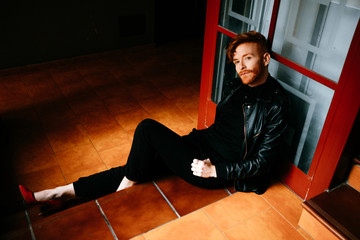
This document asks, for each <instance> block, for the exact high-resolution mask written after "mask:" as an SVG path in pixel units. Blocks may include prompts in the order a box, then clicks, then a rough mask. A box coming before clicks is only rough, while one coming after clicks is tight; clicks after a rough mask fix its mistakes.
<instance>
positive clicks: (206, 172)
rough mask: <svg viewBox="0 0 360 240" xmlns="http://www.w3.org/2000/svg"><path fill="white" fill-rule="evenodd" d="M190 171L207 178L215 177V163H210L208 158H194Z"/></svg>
mask: <svg viewBox="0 0 360 240" xmlns="http://www.w3.org/2000/svg"><path fill="white" fill-rule="evenodd" d="M191 171H192V172H193V174H194V175H195V176H198V177H203V178H209V177H216V169H215V165H212V164H211V161H210V159H209V158H207V159H205V160H198V159H194V160H193V162H192V164H191Z"/></svg>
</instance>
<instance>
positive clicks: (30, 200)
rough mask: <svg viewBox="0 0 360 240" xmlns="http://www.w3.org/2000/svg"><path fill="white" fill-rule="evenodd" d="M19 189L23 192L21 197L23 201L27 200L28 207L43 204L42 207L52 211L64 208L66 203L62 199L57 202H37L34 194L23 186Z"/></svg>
mask: <svg viewBox="0 0 360 240" xmlns="http://www.w3.org/2000/svg"><path fill="white" fill-rule="evenodd" d="M19 189H20V192H21V195H22V196H23V199H24V200H25V202H26V204H28V205H37V204H41V205H42V207H45V208H46V209H51V210H57V209H60V208H61V207H63V206H64V201H63V200H61V199H56V200H47V201H37V200H36V199H35V197H34V193H33V192H32V191H30V190H29V189H27V188H26V187H25V186H23V185H19Z"/></svg>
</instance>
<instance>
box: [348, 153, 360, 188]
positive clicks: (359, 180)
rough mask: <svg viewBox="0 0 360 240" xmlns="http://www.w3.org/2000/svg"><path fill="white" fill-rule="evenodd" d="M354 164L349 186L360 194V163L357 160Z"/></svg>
mask: <svg viewBox="0 0 360 240" xmlns="http://www.w3.org/2000/svg"><path fill="white" fill-rule="evenodd" d="M354 163H355V164H354V166H353V167H352V169H351V172H350V175H349V179H348V184H349V185H350V186H352V187H353V188H355V189H356V190H358V191H359V192H360V165H359V163H360V161H359V160H358V159H355V160H354Z"/></svg>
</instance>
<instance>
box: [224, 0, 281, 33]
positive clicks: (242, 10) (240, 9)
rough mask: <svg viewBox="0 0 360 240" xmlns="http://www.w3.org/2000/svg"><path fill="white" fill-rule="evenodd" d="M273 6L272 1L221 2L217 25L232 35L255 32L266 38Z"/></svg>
mask: <svg viewBox="0 0 360 240" xmlns="http://www.w3.org/2000/svg"><path fill="white" fill-rule="evenodd" d="M273 4H274V1H273V0H270V1H266V0H242V1H237V0H223V1H221V8H220V16H219V25H220V26H222V27H224V28H226V29H228V30H230V31H232V32H234V33H242V32H248V31H251V30H255V31H258V32H261V33H262V34H263V35H264V36H267V35H268V31H269V25H270V19H271V13H272V8H273Z"/></svg>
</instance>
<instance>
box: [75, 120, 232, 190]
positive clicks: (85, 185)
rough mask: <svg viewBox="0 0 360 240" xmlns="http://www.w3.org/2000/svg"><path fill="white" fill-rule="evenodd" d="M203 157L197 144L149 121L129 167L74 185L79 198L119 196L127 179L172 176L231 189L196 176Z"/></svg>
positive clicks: (226, 183)
mask: <svg viewBox="0 0 360 240" xmlns="http://www.w3.org/2000/svg"><path fill="white" fill-rule="evenodd" d="M202 157H203V153H201V149H200V148H199V146H198V144H196V142H194V141H189V138H187V137H182V136H179V135H178V134H176V133H175V132H173V131H172V130H170V129H169V128H167V127H165V126H164V125H162V124H160V123H158V122H156V121H154V120H151V119H145V120H143V121H142V122H141V123H140V124H139V125H138V126H137V128H136V130H135V134H134V139H133V142H132V147H131V150H130V154H129V157H128V161H127V163H126V165H125V166H119V167H116V168H112V169H109V170H106V171H104V172H100V173H97V174H94V175H91V176H88V177H82V178H79V180H78V181H76V182H74V183H73V185H74V188H75V194H76V196H78V197H98V196H103V195H106V194H109V193H112V192H115V191H116V190H117V188H118V187H119V185H120V182H121V180H122V179H123V177H124V176H126V177H127V178H128V179H129V180H132V181H137V182H143V181H148V180H152V179H153V178H154V177H156V176H158V175H161V174H163V173H169V172H171V173H173V174H175V175H177V176H179V177H180V178H182V179H184V180H185V181H187V182H189V183H191V184H193V185H195V186H198V187H203V188H209V189H215V188H223V187H226V186H229V185H230V184H231V182H230V181H227V180H224V179H218V178H201V177H197V176H194V175H193V173H192V171H191V163H192V161H193V159H194V158H198V159H201V158H202Z"/></svg>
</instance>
